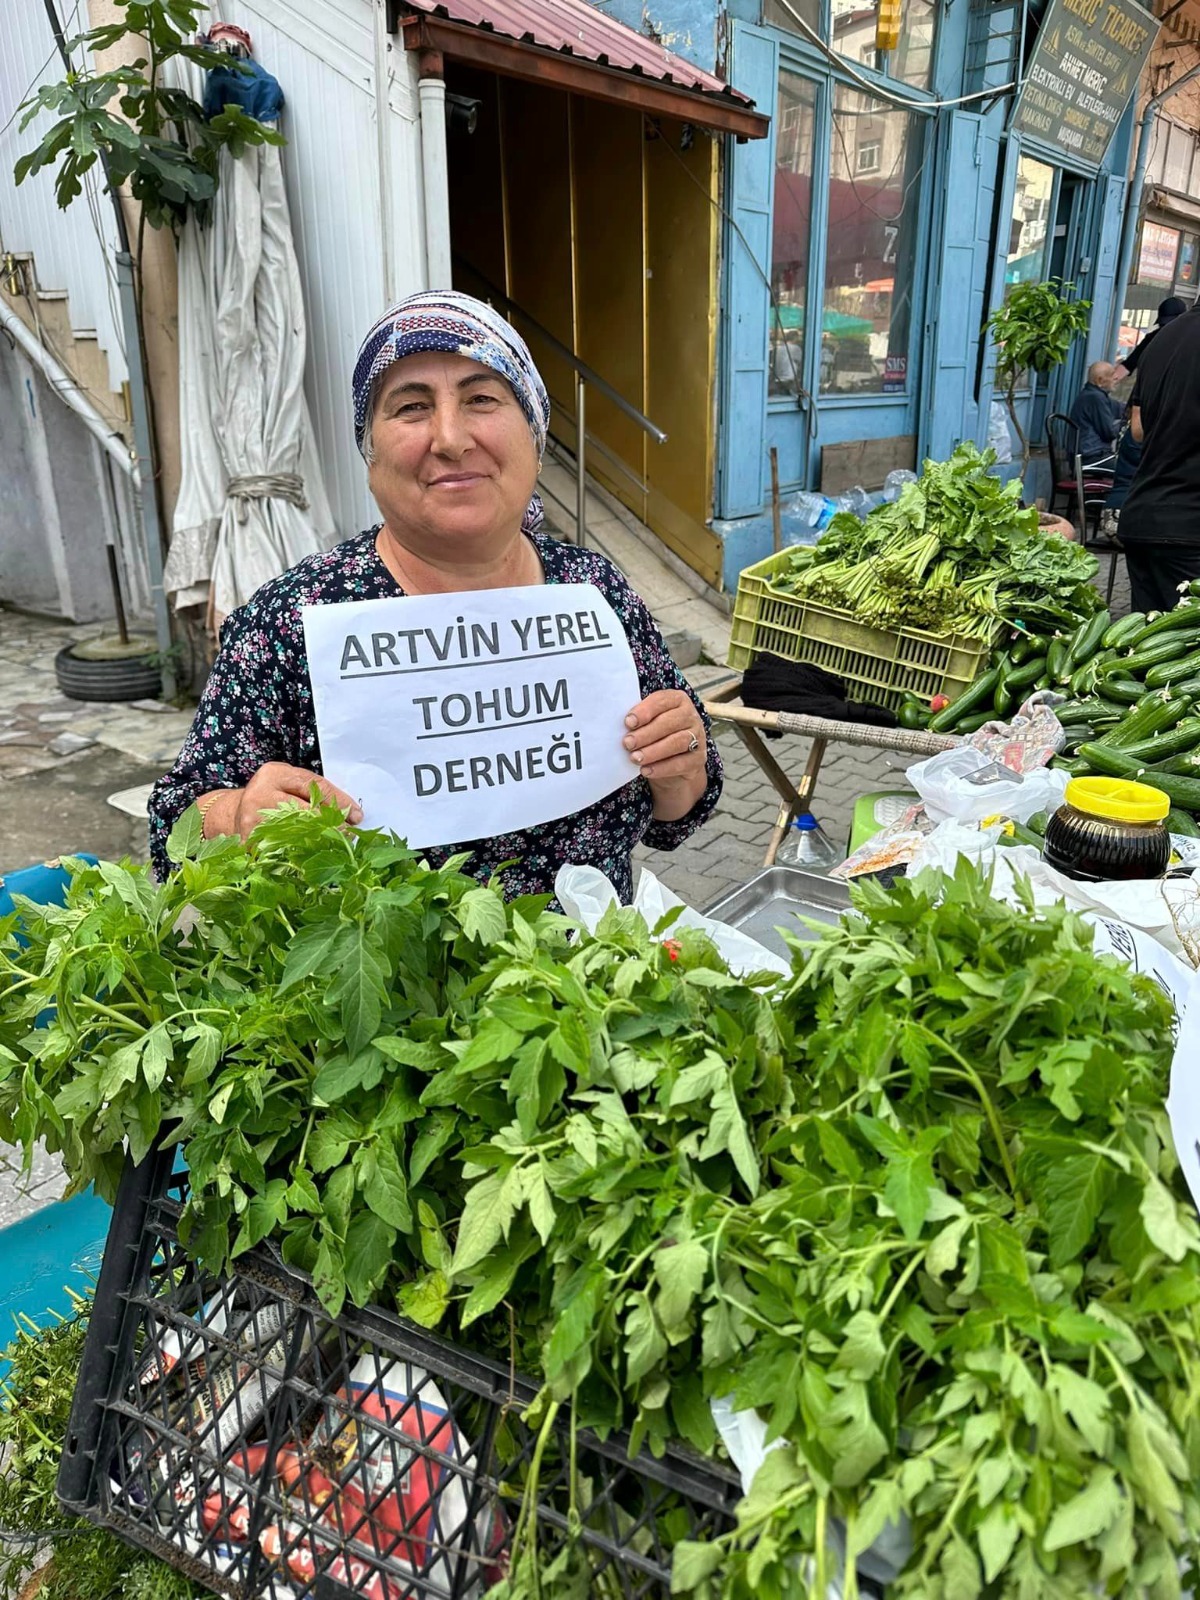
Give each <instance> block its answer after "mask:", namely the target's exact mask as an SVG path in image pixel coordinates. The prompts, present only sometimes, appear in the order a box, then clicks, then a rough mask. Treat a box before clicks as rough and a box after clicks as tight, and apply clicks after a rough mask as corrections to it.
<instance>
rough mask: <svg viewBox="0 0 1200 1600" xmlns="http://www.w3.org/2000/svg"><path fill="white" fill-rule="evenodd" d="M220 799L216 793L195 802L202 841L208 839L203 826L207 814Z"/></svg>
mask: <svg viewBox="0 0 1200 1600" xmlns="http://www.w3.org/2000/svg"><path fill="white" fill-rule="evenodd" d="M220 798H221V796H220V794H219V793H218V794H210V795H208V796H206V797H205V799H203V800H197V801H196V810H197V811H198V812H199V813H200V837H201V838H202V839H207V838H208V835H207V833H205V831H204V828H205V824H206V823H207V821H208V813H209V812H210V811H211V810H212V808H213V806H215V805H216V803H217V801H218V800H219V799H220Z"/></svg>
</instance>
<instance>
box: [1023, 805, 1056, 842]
mask: <svg viewBox="0 0 1200 1600" xmlns="http://www.w3.org/2000/svg"><path fill="white" fill-rule="evenodd" d="M1049 821H1050V813H1049V812H1048V811H1035V812H1034V813H1033V815H1032V816H1031V817H1026V818H1025V826H1026V827H1027V828H1028V829H1029V831H1030V833H1036V834H1037V835H1038V837H1039V838H1045V836H1046V826H1047V824H1048V823H1049Z"/></svg>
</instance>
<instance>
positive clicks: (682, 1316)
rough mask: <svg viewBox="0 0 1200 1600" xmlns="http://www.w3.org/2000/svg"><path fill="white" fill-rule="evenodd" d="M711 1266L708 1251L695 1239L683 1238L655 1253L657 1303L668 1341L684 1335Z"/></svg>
mask: <svg viewBox="0 0 1200 1600" xmlns="http://www.w3.org/2000/svg"><path fill="white" fill-rule="evenodd" d="M708 1267H709V1255H708V1251H707V1250H706V1249H705V1248H704V1246H703V1245H702V1244H700V1243H699V1241H698V1240H696V1239H684V1240H681V1241H679V1242H678V1243H675V1244H670V1245H667V1246H666V1247H664V1248H663V1249H661V1250H658V1251H656V1252H655V1256H654V1276H655V1277H656V1278H657V1279H658V1284H659V1293H658V1299H657V1301H656V1302H655V1304H656V1308H657V1311H658V1316H659V1320H660V1322H661V1323H662V1325H663V1327H664V1328H665V1329H666V1333H667V1337H668V1338H672V1337H673V1336H674V1337H681V1336H682V1334H683V1331H684V1329H685V1326H686V1324H687V1320H688V1313H689V1312H690V1311H691V1309H692V1304H693V1302H694V1300H695V1298H696V1296H697V1295H698V1294H699V1293H700V1291H701V1289H702V1288H703V1287H704V1281H705V1278H706V1277H707V1275H708Z"/></svg>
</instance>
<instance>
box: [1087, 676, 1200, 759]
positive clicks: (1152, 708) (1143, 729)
mask: <svg viewBox="0 0 1200 1600" xmlns="http://www.w3.org/2000/svg"><path fill="white" fill-rule="evenodd" d="M1190 705H1191V701H1190V700H1184V699H1182V698H1180V697H1178V696H1176V695H1168V694H1166V693H1164V691H1163V690H1161V689H1160V690H1159V691H1158V692H1157V693H1156V694H1153V695H1151V696H1150V697H1149V698H1148V699H1147V700H1144V701H1141V702H1139V703H1138V704H1137V705H1136V706H1134V708H1133V710H1132V711H1130V712H1129V713H1128V715H1127V716H1125V717H1123V718H1122V719H1121V721H1120V722H1119V723H1118V724H1117V726H1116V727H1115V728H1114V729H1113V730H1112V732H1111V733H1108V734H1105V736H1104V740H1103V742H1104V743H1105V744H1106V745H1113V746H1115V747H1116V748H1117V749H1120V748H1122V747H1123V746H1125V745H1130V744H1139V743H1140V742H1141V741H1142V740H1143V739H1151V738H1153V737H1154V735H1155V734H1156V733H1165V732H1166V731H1167V729H1168V728H1173V727H1174V726H1175V724H1176V723H1177V722H1179V721H1180V720H1181V719H1182V718H1183V717H1185V716H1186V715H1187V713H1188V708H1189V707H1190Z"/></svg>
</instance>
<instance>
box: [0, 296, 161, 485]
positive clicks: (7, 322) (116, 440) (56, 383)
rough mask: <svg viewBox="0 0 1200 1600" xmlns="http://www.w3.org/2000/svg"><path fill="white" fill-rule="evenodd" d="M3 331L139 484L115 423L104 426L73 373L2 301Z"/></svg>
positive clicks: (126, 472) (128, 474) (127, 447)
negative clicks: (62, 364)
mask: <svg viewBox="0 0 1200 1600" xmlns="http://www.w3.org/2000/svg"><path fill="white" fill-rule="evenodd" d="M0 328H3V329H4V331H5V332H6V333H7V334H9V335H10V336H11V338H13V339H14V340H15V341H16V343H17V344H18V345H19V346H20V348H21V350H22V351H23V352H24V354H25V355H27V356H28V357H29V359H30V361H32V362H33V364H34V366H35V367H37V368H38V370H39V371H40V372H41V374H42V377H43V378H45V380H46V382H47V383H48V384H49V385H50V387H51V388H52V389H53V390H54V392H55V394H56V395H57V396H58V397H59V399H60V400H61V401H62V403H63V404H64V405H65V406H69V407H70V409H71V410H72V411H73V412H74V413H75V415H76V416H77V417H78V418H79V420H80V421H81V422H82V423H83V425H84V427H85V428H86V429H87V430H88V432H89V433H90V434H92V435H94V437H95V438H96V439H97V440H98V442H99V443H100V444H101V445H102V446H103V447H104V449H105V450H107V451H108V454H109V455H110V456H111V457H112V459H113V460H114V461H115V462H116V464H117V465H118V466H119V467H120V469H121V471H122V472H124V473H125V474H127V476H129V477H130V478H133V479H134V480H135V481H136V479H137V464H136V461H135V459H134V455H133V452H132V451H131V450H130V448H129V446H128V444H126V442H125V440H124V439H123V438H122V437H121V435H120V434H119V433H118V432H117V431H116V429H115V428H114V427H113V425H112V423H110V422H105V420H104V418H103V417H102V416H101V415H100V413H99V412H98V411H97V410H96V408H95V406H94V405H92V403H91V401H90V400H89V399H88V398H87V396H86V395H85V394H84V392H83V390H82V389H81V388H80V387H79V385H78V383H76V381H75V379H74V378H73V377H72V376H71V375H70V373H69V372H67V371H66V369H65V368H64V367H62V366H60V365H59V363H58V362H57V361H56V360H55V359H54V357H53V356H52V355H51V354H50V352H49V350H47V349H46V346H45V345H44V344H42V343H41V341H40V340H38V339H37V338H35V337H34V335H33V334H32V333H30V331H29V329H28V328H27V327H26V326H25V324H24V323H23V322H22V321H21V319H20V317H19V316H18V315H17V314H16V312H15V311H13V310H11V309H10V308H9V307H8V306H6V305H5V304H4V303H3V301H0Z"/></svg>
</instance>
